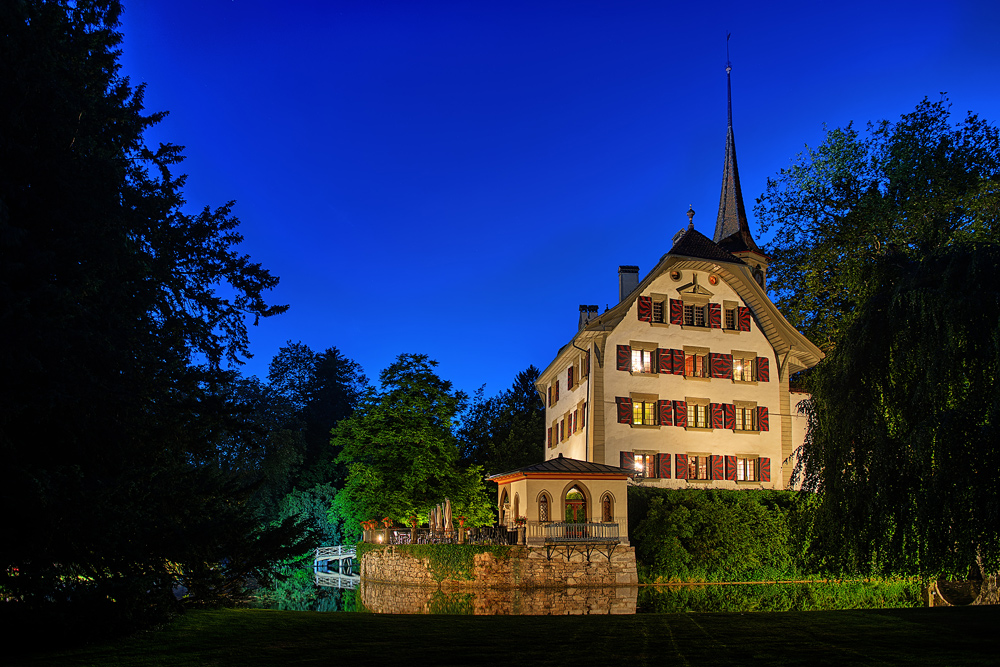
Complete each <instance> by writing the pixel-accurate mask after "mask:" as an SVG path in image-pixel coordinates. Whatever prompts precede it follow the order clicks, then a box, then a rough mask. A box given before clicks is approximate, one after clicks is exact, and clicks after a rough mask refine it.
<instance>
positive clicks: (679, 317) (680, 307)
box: [670, 299, 684, 324]
mask: <svg viewBox="0 0 1000 667" xmlns="http://www.w3.org/2000/svg"><path fill="white" fill-rule="evenodd" d="M683 322H684V302H683V301H681V300H680V299H671V300H670V323H671V324H682V323H683Z"/></svg>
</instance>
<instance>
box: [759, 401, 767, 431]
mask: <svg viewBox="0 0 1000 667" xmlns="http://www.w3.org/2000/svg"><path fill="white" fill-rule="evenodd" d="M757 430H758V431H767V430H769V429H768V423H767V408H765V407H764V406H763V405H758V406H757Z"/></svg>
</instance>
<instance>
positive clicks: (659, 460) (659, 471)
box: [656, 454, 670, 479]
mask: <svg viewBox="0 0 1000 667" xmlns="http://www.w3.org/2000/svg"><path fill="white" fill-rule="evenodd" d="M656 476H657V477H659V478H660V479H670V454H657V455H656Z"/></svg>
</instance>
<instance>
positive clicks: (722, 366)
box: [708, 352, 733, 380]
mask: <svg viewBox="0 0 1000 667" xmlns="http://www.w3.org/2000/svg"><path fill="white" fill-rule="evenodd" d="M708 358H709V369H710V372H711V375H712V377H714V378H721V379H725V380H732V379H733V355H731V354H721V353H718V352H711V353H709V355H708Z"/></svg>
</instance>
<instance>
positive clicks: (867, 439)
mask: <svg viewBox="0 0 1000 667" xmlns="http://www.w3.org/2000/svg"><path fill="white" fill-rule="evenodd" d="M757 213H758V216H759V217H760V218H761V220H762V221H763V222H764V224H765V226H773V227H775V228H776V233H775V237H774V240H773V242H772V243H771V244H770V245H769V246H768V248H767V250H768V252H769V254H771V255H772V258H773V263H772V266H771V273H770V276H771V284H770V287H771V289H772V290H773V291H774V293H775V295H776V298H777V303H778V305H779V307H780V308H781V309H782V311H783V312H784V313H785V314H786V316H787V317H788V318H789V320H790V321H792V322H793V323H794V324H795V325H796V326H798V327H799V328H800V329H802V330H803V331H804V332H805V333H806V334H807V335H809V336H810V337H811V338H812V339H813V340H814V341H816V342H817V343H818V344H820V345H821V346H822V347H823V348H824V351H825V352H826V353H827V357H826V359H825V360H824V361H823V362H822V363H821V364H820V365H819V366H817V367H816V368H815V369H813V370H812V371H811V374H810V376H809V377H808V378H807V379H806V384H807V386H808V387H809V389H810V390H811V391H812V393H813V400H812V403H811V405H810V407H809V410H810V425H811V430H810V433H809V435H808V437H807V439H806V441H805V443H804V445H803V447H802V450H801V452H800V457H799V465H798V468H797V471H796V475H797V476H799V477H801V478H802V479H803V480H804V486H805V488H806V489H810V490H816V491H821V492H822V494H823V496H822V503H821V510H820V514H819V517H818V520H819V524H818V525H819V527H820V533H819V535H820V538H821V539H822V540H823V544H824V548H825V549H826V550H827V553H828V554H829V555H830V556H831V557H832V562H831V564H832V565H836V566H838V567H845V568H849V569H852V570H856V571H871V572H905V573H917V572H919V573H921V574H924V575H928V576H936V575H941V574H946V575H955V576H963V575H965V574H967V573H968V571H969V568H970V565H971V564H972V563H974V562H977V561H978V562H979V563H980V565H981V566H982V567H985V568H987V569H989V570H993V571H996V570H997V569H998V568H1000V560H998V551H997V549H998V547H997V545H998V544H1000V543H998V541H997V537H998V535H997V531H998V525H1000V522H998V521H997V518H998V509H1000V506H998V502H997V494H998V492H1000V466H998V463H1000V461H998V456H1000V454H998V445H997V441H998V438H997V434H996V426H997V405H998V402H997V401H998V399H997V395H996V378H997V371H996V369H997V367H998V363H1000V355H998V340H1000V338H998V336H1000V333H998V332H1000V138H998V133H997V130H996V128H995V127H993V126H992V125H991V124H989V123H988V122H986V121H984V120H982V119H980V118H978V117H977V116H976V115H974V114H972V113H969V114H968V115H967V116H966V117H965V118H964V119H963V120H962V121H960V122H958V123H957V124H954V125H953V124H952V122H951V117H950V110H949V105H948V103H947V101H946V100H941V101H938V102H930V101H928V100H926V99H925V100H924V101H923V102H921V103H920V104H919V105H918V106H917V108H916V110H915V111H914V112H912V113H909V114H906V115H904V116H902V117H901V118H900V120H899V121H897V122H895V123H890V122H887V121H883V122H881V123H879V124H875V125H871V124H870V125H869V126H868V132H867V135H866V136H862V135H861V133H859V132H858V131H856V130H855V129H854V128H853V127H852V126H848V127H847V128H842V129H836V130H832V131H830V132H828V133H827V137H826V141H825V142H824V143H823V144H822V145H821V146H820V147H818V148H816V149H809V150H807V151H806V152H805V153H804V154H802V155H800V156H799V158H798V159H797V160H796V161H795V162H794V163H793V165H792V166H791V167H790V168H788V169H785V170H783V171H782V172H781V173H780V174H779V175H778V177H777V178H776V179H773V180H770V181H769V182H768V188H767V191H766V192H765V193H764V195H763V196H762V197H761V198H760V199H759V200H758V202H757Z"/></svg>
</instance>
